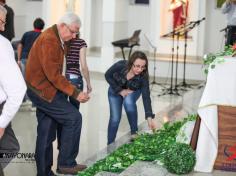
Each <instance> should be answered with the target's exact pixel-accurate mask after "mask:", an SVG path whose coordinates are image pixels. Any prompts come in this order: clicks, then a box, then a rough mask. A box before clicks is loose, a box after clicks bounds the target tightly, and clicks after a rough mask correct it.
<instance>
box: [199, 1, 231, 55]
mask: <svg viewBox="0 0 236 176" xmlns="http://www.w3.org/2000/svg"><path fill="white" fill-rule="evenodd" d="M206 1H207V12H206V34H207V35H206V38H205V50H204V52H205V53H210V52H211V53H216V52H219V51H222V49H223V46H224V32H219V31H220V30H221V29H223V28H225V27H226V25H227V23H226V15H224V14H222V13H221V10H220V9H219V8H218V9H217V8H216V1H213V0H206Z"/></svg>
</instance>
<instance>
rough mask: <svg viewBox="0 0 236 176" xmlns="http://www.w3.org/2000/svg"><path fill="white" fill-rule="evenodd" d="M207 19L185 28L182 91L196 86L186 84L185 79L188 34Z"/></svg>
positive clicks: (192, 23)
mask: <svg viewBox="0 0 236 176" xmlns="http://www.w3.org/2000/svg"><path fill="white" fill-rule="evenodd" d="M204 20H205V18H202V19H201V20H197V21H192V22H190V23H189V24H187V25H185V26H184V70H183V82H182V83H180V84H179V85H178V86H181V87H183V88H182V89H181V90H183V91H186V90H187V89H186V88H192V86H194V85H193V84H192V85H191V84H187V83H186V79H185V75H186V58H187V43H188V42H187V41H188V40H187V39H188V32H189V31H191V30H192V29H193V28H195V27H196V26H198V25H199V24H200V22H202V21H204Z"/></svg>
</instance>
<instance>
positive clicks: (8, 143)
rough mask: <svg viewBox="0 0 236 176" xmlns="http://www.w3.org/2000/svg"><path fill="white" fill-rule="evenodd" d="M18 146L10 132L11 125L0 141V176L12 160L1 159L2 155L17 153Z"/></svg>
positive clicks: (1, 105) (0, 109)
mask: <svg viewBox="0 0 236 176" xmlns="http://www.w3.org/2000/svg"><path fill="white" fill-rule="evenodd" d="M3 105H4V103H3V104H0V114H1V113H2V108H3ZM19 150H20V145H19V142H18V140H17V139H16V136H15V133H14V131H13V130H12V127H11V123H10V124H9V125H8V126H7V128H6V129H5V132H4V135H3V136H2V138H1V139H0V156H1V158H0V176H4V173H3V168H5V167H6V166H7V165H8V164H9V163H10V161H11V160H12V159H13V158H3V154H4V153H7V154H8V153H14V154H15V153H18V152H19Z"/></svg>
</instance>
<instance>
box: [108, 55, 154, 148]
mask: <svg viewBox="0 0 236 176" xmlns="http://www.w3.org/2000/svg"><path fill="white" fill-rule="evenodd" d="M105 78H106V80H107V82H108V84H109V89H108V100H109V106H110V120H109V124H108V145H109V144H111V143H112V142H114V141H115V138H116V134H117V130H118V127H119V123H120V119H121V112H122V105H124V108H125V111H126V114H127V117H128V121H129V125H130V129H131V136H132V137H134V136H136V133H137V131H138V121H137V119H138V112H137V105H136V101H137V100H138V99H139V97H140V95H141V94H142V98H143V105H144V110H145V117H146V120H147V122H148V126H149V128H150V129H155V128H156V123H155V121H154V117H155V115H154V114H153V112H152V106H151V98H150V89H149V75H148V60H147V56H146V55H145V54H144V53H143V52H141V51H135V52H134V53H133V54H132V55H131V57H130V58H129V60H128V61H126V60H122V61H118V62H117V63H115V64H114V65H112V66H111V67H110V68H109V69H108V70H107V71H106V73H105Z"/></svg>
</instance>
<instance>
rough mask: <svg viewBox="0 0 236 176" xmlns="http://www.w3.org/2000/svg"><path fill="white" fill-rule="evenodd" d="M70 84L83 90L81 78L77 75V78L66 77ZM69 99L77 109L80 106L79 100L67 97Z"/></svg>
mask: <svg viewBox="0 0 236 176" xmlns="http://www.w3.org/2000/svg"><path fill="white" fill-rule="evenodd" d="M67 79H68V80H69V81H70V82H71V84H73V85H75V86H76V87H77V88H78V89H80V90H82V91H83V87H84V85H83V78H82V77H79V78H75V79H69V78H67ZM69 101H70V103H71V104H72V105H74V106H75V107H76V108H77V109H79V107H80V102H79V101H77V100H76V99H74V98H73V97H69Z"/></svg>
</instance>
